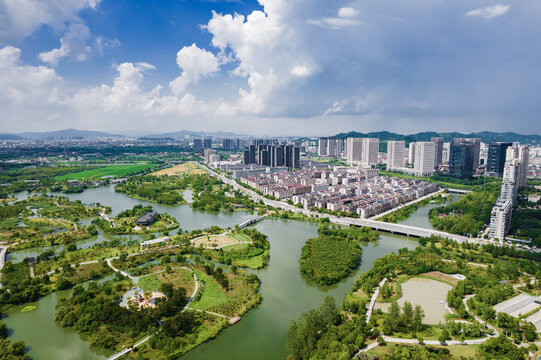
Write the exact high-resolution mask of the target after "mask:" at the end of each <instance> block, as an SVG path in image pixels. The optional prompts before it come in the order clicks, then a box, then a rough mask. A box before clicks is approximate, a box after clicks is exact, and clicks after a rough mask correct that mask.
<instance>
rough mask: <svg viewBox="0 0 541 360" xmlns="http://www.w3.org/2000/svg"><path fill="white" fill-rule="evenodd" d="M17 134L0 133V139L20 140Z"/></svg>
mask: <svg viewBox="0 0 541 360" xmlns="http://www.w3.org/2000/svg"><path fill="white" fill-rule="evenodd" d="M22 139H23V138H22V137H20V136H19V135H14V134H0V140H22Z"/></svg>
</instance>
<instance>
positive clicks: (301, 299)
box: [3, 187, 434, 360]
mask: <svg viewBox="0 0 541 360" xmlns="http://www.w3.org/2000/svg"><path fill="white" fill-rule="evenodd" d="M22 196H24V195H22ZM69 198H70V199H72V200H81V201H82V202H84V203H95V202H100V203H101V204H103V205H108V206H111V207H112V208H113V215H114V214H117V213H118V212H120V211H121V210H123V209H126V208H131V207H133V205H135V204H143V205H147V204H151V205H152V206H153V207H154V208H155V209H156V210H157V211H159V212H167V213H169V214H170V215H172V216H175V217H176V218H177V220H178V221H179V223H180V227H181V228H182V229H186V230H192V229H200V228H206V227H209V226H211V225H219V226H223V227H227V226H234V225H235V224H237V223H240V222H242V221H243V220H245V219H247V218H250V217H251V216H253V215H251V214H248V213H234V214H222V213H220V214H212V213H205V212H200V211H193V210H192V209H191V208H190V207H189V206H187V205H183V206H163V205H158V204H155V203H149V202H146V201H141V200H136V199H131V198H128V197H126V196H125V195H123V194H119V193H115V192H114V190H113V188H112V187H102V188H97V189H91V190H87V191H85V192H84V193H82V194H72V195H69ZM432 206H434V205H428V206H426V207H422V208H419V209H418V210H417V211H416V212H415V213H414V214H413V215H412V216H411V217H410V218H409V219H408V220H406V221H405V222H404V223H407V224H409V225H414V226H419V227H431V226H430V223H429V222H428V217H427V213H428V210H429V209H430V208H431V207H432ZM255 227H256V228H257V229H258V230H259V231H261V232H262V233H264V234H266V235H267V236H268V237H269V240H270V243H271V250H270V262H269V265H268V266H267V267H266V268H265V269H261V270H257V271H255V273H256V274H257V275H258V277H259V278H260V279H261V294H262V297H263V301H262V303H261V304H260V305H259V306H258V307H257V308H255V309H252V310H251V311H249V312H248V313H246V314H245V315H244V317H243V318H242V320H241V321H240V322H238V323H237V324H235V325H233V326H230V327H228V328H226V329H225V330H223V331H222V332H221V333H220V334H219V335H218V336H217V337H216V338H215V339H212V340H210V341H208V342H207V343H205V344H202V345H200V346H199V347H197V348H195V349H194V350H192V351H190V352H189V353H187V354H185V355H184V356H183V357H182V358H183V359H193V360H195V359H284V358H285V356H286V350H285V333H286V331H287V328H288V326H289V324H290V323H291V321H292V320H294V319H297V318H298V317H299V316H300V315H301V314H302V313H303V312H305V311H307V310H309V309H311V308H315V307H318V306H319V305H320V304H321V303H322V301H323V299H324V298H325V296H327V295H331V296H333V297H335V299H336V300H337V302H338V303H339V302H341V301H342V300H343V299H344V297H345V294H346V292H347V291H349V290H350V288H351V286H352V284H353V281H354V279H355V277H356V276H357V275H358V274H359V273H360V272H362V271H366V270H368V269H370V267H371V266H372V263H373V262H374V260H376V259H378V258H380V257H382V256H384V255H385V254H387V253H389V252H391V251H397V250H398V249H400V248H403V247H407V248H410V249H412V248H415V247H416V246H417V244H418V243H417V241H416V240H415V239H412V238H407V237H402V236H394V235H389V234H385V233H382V234H381V237H380V239H379V240H378V241H376V242H373V243H369V244H366V245H364V246H363V256H362V263H361V265H360V267H359V269H358V271H357V272H356V273H355V274H354V275H352V276H351V277H349V278H348V279H345V280H344V281H342V282H340V283H339V284H336V285H334V286H329V287H319V286H316V285H315V284H312V283H310V282H309V281H308V280H306V279H305V278H303V277H302V276H301V274H300V272H299V264H298V261H299V258H300V254H301V248H302V246H303V244H304V242H305V241H306V240H307V239H309V238H311V237H315V236H316V235H317V225H315V224H311V223H308V222H301V221H293V220H277V219H266V220H264V221H262V222H260V223H258V224H256V225H255ZM108 239H110V237H108V236H106V235H104V234H102V233H100V235H99V236H97V237H96V238H95V239H91V240H87V241H86V242H84V243H80V244H78V246H80V247H88V246H91V245H92V244H94V243H97V242H100V241H104V240H108ZM57 249H60V247H57ZM41 251H43V250H42V249H40V250H35V249H32V250H25V251H19V252H17V253H13V254H10V258H11V259H12V260H13V261H21V260H22V259H23V258H24V257H26V256H35V255H37V254H38V253H39V252H41ZM69 294H70V290H66V291H61V292H56V293H54V294H51V295H48V296H46V297H44V298H42V299H40V300H39V301H37V302H35V303H33V305H37V306H38V308H37V309H36V310H33V311H30V312H26V313H22V312H20V310H21V308H22V306H14V307H11V308H10V309H8V310H7V311H6V314H5V315H7V316H5V317H4V319H3V321H4V322H5V323H6V324H7V326H8V328H9V330H10V335H9V336H10V338H11V339H12V340H14V341H19V340H24V341H25V342H26V345H27V346H28V349H29V352H28V354H29V355H30V356H31V357H32V358H33V359H40V360H41V359H43V360H49V359H51V360H53V359H55V360H64V359H66V360H67V359H105V358H107V356H108V355H111V353H110V352H108V351H104V350H103V349H96V348H91V347H90V346H89V344H88V342H86V341H85V340H84V338H83V337H81V336H79V335H78V334H76V333H75V332H74V331H73V330H72V329H64V328H61V327H60V326H59V325H57V324H56V323H55V321H54V310H55V305H56V303H57V302H58V300H59V299H60V298H62V297H65V296H68V295H69ZM26 305H28V304H26Z"/></svg>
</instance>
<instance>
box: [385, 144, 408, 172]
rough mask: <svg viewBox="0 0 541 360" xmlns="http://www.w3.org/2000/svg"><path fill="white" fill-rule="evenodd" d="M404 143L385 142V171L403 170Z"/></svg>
mask: <svg viewBox="0 0 541 360" xmlns="http://www.w3.org/2000/svg"><path fill="white" fill-rule="evenodd" d="M405 146H406V142H405V141H388V142H387V170H400V169H402V168H404V153H405Z"/></svg>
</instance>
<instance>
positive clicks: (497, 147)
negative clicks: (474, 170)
mask: <svg viewBox="0 0 541 360" xmlns="http://www.w3.org/2000/svg"><path fill="white" fill-rule="evenodd" d="M512 145H513V144H512V143H510V142H491V143H490V144H488V154H487V166H486V170H487V174H488V175H492V176H497V177H502V176H503V169H504V166H505V158H506V154H507V148H508V147H510V146H512Z"/></svg>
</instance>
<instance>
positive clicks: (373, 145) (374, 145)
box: [361, 138, 379, 166]
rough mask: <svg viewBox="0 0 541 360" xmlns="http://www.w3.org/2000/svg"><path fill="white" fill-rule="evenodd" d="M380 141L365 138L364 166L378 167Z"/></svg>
mask: <svg viewBox="0 0 541 360" xmlns="http://www.w3.org/2000/svg"><path fill="white" fill-rule="evenodd" d="M378 153H379V139H378V138H363V153H362V160H361V162H362V164H363V165H364V166H376V165H377V164H378Z"/></svg>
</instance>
